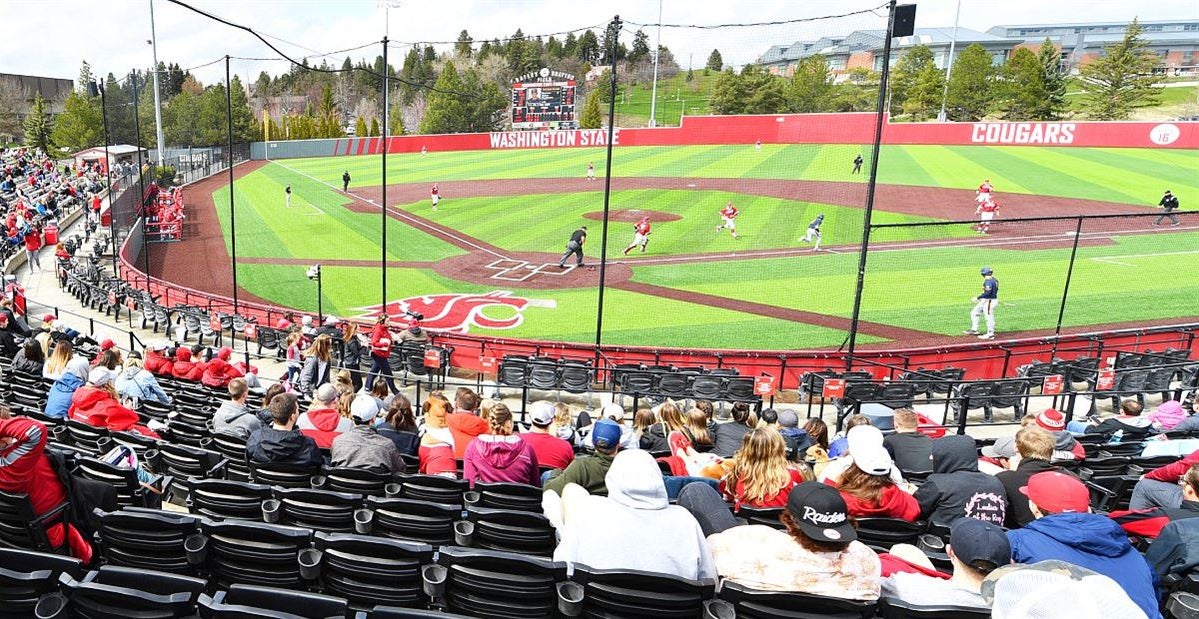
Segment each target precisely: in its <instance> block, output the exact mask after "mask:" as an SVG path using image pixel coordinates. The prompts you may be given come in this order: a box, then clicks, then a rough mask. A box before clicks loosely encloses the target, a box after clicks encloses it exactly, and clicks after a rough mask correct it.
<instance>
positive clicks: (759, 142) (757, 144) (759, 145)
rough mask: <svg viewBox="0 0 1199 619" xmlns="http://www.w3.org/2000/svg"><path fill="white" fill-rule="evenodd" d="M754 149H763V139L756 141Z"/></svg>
mask: <svg viewBox="0 0 1199 619" xmlns="http://www.w3.org/2000/svg"><path fill="white" fill-rule="evenodd" d="M754 150H762V140H758V141H757V142H754Z"/></svg>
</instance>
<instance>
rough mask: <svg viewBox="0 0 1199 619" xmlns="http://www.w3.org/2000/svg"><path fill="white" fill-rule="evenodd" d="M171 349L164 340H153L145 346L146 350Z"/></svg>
mask: <svg viewBox="0 0 1199 619" xmlns="http://www.w3.org/2000/svg"><path fill="white" fill-rule="evenodd" d="M170 347H171V344H170V343H169V342H167V341H166V340H154V341H152V342H150V343H149V344H146V350H166V349H168V348H170Z"/></svg>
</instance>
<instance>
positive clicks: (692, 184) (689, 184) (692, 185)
mask: <svg viewBox="0 0 1199 619" xmlns="http://www.w3.org/2000/svg"><path fill="white" fill-rule="evenodd" d="M687 186H688V187H690V188H692V189H694V188H695V183H687Z"/></svg>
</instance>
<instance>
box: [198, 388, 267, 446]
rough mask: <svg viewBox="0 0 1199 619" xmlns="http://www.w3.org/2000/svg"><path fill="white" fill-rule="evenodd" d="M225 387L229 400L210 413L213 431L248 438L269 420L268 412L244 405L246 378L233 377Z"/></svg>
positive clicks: (247, 389) (247, 390) (246, 389)
mask: <svg viewBox="0 0 1199 619" xmlns="http://www.w3.org/2000/svg"><path fill="white" fill-rule="evenodd" d="M227 389H228V390H229V400H228V401H226V402H222V403H221V406H220V408H218V409H216V413H214V414H213V415H212V430H213V431H214V432H216V433H217V434H231V435H233V436H237V437H241V438H248V437H249V436H250V435H251V434H253V433H254V431H255V430H257V429H259V428H261V427H262V426H263V425H266V424H269V423H270V422H271V420H270V414H269V413H267V412H266V411H254V410H250V408H249V407H247V406H246V394H247V393H249V392H250V386H249V384H248V383H246V379H244V378H234V379H233V380H231V381H229V386H228V387H227ZM264 413H266V414H265V415H264ZM264 417H265V418H264Z"/></svg>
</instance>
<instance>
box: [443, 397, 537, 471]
mask: <svg viewBox="0 0 1199 619" xmlns="http://www.w3.org/2000/svg"><path fill="white" fill-rule="evenodd" d="M487 423H488V426H489V427H488V432H487V433H485V434H480V435H479V436H478V437H477V438H475V439H474V440H472V441H471V442H470V444H469V445H467V447H466V454H465V455H464V457H463V459H462V478H463V479H465V480H467V481H470V482H471V484H474V482H477V481H482V482H507V483H514V484H529V485H533V486H540V485H541V472H540V471H539V470H538V469H537V454H536V452H534V451H533V446H532V445H529V444H528V443H526V442H525V441H524V440H523V439H521V437H520V435H519V434H513V433H512V431H513V429H514V428H515V421H514V420H513V419H512V411H510V410H508V407H507V406H505V405H504V404H496V405H495V407H494V408H493V409H492V411H491V415H490V416H489V417H488V418H487Z"/></svg>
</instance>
